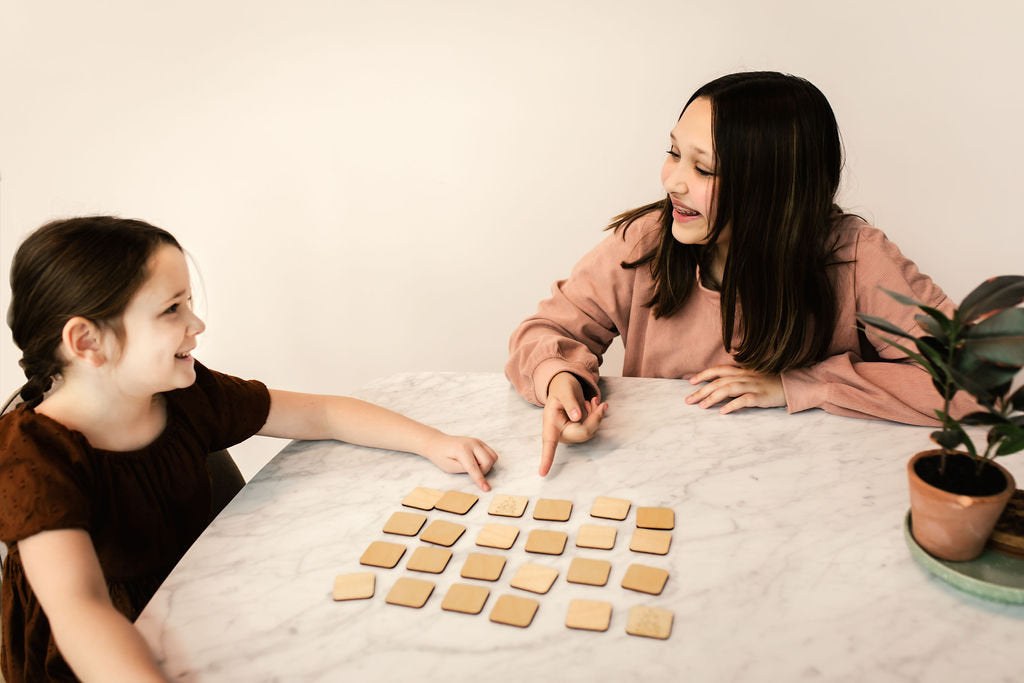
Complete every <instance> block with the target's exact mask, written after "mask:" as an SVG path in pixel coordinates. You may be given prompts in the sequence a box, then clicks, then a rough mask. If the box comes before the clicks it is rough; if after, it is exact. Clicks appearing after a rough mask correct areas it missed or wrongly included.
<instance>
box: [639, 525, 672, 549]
mask: <svg viewBox="0 0 1024 683" xmlns="http://www.w3.org/2000/svg"><path fill="white" fill-rule="evenodd" d="M670 545H672V532H671V531H656V530H654V529H637V530H636V531H634V532H633V538H632V539H631V540H630V541H629V549H630V550H632V551H633V552H637V553H651V554H652V555H665V554H667V553H668V547H669V546H670Z"/></svg>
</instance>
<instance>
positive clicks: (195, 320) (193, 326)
mask: <svg viewBox="0 0 1024 683" xmlns="http://www.w3.org/2000/svg"><path fill="white" fill-rule="evenodd" d="M189 315H191V316H192V319H191V320H189V322H188V329H189V333H190V334H192V335H193V336H195V335H198V334H202V333H203V330H205V329H206V323H204V322H203V320H202V318H200V317H199V316H198V315H196V314H195V313H193V312H192V310H191V309H189Z"/></svg>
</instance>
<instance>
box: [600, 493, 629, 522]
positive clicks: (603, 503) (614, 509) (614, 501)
mask: <svg viewBox="0 0 1024 683" xmlns="http://www.w3.org/2000/svg"><path fill="white" fill-rule="evenodd" d="M631 505H632V503H631V502H630V501H628V500H625V499H624V498H607V497H605V496H598V497H597V498H595V499H594V505H593V506H592V507H591V508H590V516H591V517H601V518H603V519H619V520H622V519H625V518H626V516H627V515H629V507H630V506H631Z"/></svg>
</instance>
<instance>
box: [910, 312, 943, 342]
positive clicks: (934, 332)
mask: <svg viewBox="0 0 1024 683" xmlns="http://www.w3.org/2000/svg"><path fill="white" fill-rule="evenodd" d="M914 320H916V321H917V324H918V325H920V326H921V329H922V330H924V331H925V332H927V333H928V334H930V335H931V336H933V337H936V338H937V339H939V340H940V341H944V342H945V341H947V335H948V334H949V330H947V329H945V328H943V327H942V324H941V323H938V322H936V321H935V319H934V318H932V317H931V316H927V315H915V316H914Z"/></svg>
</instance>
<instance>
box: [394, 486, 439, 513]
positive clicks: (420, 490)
mask: <svg viewBox="0 0 1024 683" xmlns="http://www.w3.org/2000/svg"><path fill="white" fill-rule="evenodd" d="M443 495H444V491H438V490H437V489H428V488H425V487H423V486H417V487H416V488H414V489H413V490H412V492H411V493H410V494H409V495H408V496H406V497H405V500H403V501H402V505H404V506H406V507H410V508H417V509H419V510H433V509H434V504H435V503H437V501H439V500H441V496H443Z"/></svg>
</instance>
